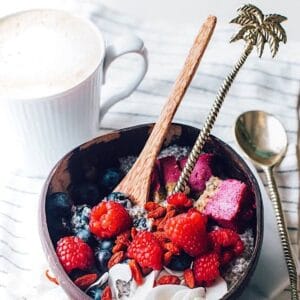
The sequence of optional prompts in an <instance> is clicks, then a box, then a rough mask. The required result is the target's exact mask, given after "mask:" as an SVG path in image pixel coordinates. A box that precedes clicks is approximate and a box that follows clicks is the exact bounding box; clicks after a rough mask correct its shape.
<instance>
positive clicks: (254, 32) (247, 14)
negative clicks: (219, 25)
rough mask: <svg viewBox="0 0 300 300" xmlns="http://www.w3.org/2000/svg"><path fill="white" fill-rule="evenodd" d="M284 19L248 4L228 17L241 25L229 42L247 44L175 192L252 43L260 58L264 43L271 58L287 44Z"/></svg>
mask: <svg viewBox="0 0 300 300" xmlns="http://www.w3.org/2000/svg"><path fill="white" fill-rule="evenodd" d="M286 19H287V18H286V17H284V16H281V15H277V14H270V15H266V16H264V15H263V13H262V12H261V10H260V9H258V8H257V7H256V6H254V5H251V4H246V5H243V6H242V7H241V8H239V9H238V16H237V17H236V18H234V19H233V20H231V23H236V24H239V25H241V26H242V28H241V29H240V30H239V31H238V32H237V33H236V34H235V35H234V36H233V37H232V38H231V40H230V42H235V41H238V40H240V39H243V40H244V41H245V42H246V46H245V48H244V51H243V53H242V55H241V57H240V58H239V60H238V62H237V63H236V65H235V66H234V67H233V69H232V71H231V72H230V73H229V75H228V76H227V77H226V78H225V80H224V82H223V84H222V85H221V87H220V89H219V92H218V94H217V97H216V99H215V101H214V103H213V106H212V108H211V110H210V112H209V114H208V117H207V119H206V120H205V122H204V126H203V128H202V129H201V131H200V133H199V136H198V138H197V140H196V142H195V144H194V146H193V149H192V151H191V153H190V155H189V157H188V160H187V162H186V164H185V166H184V169H183V171H182V173H181V176H180V177H179V180H178V182H177V184H176V186H175V188H174V192H175V193H176V192H181V191H184V189H185V186H186V184H187V181H188V179H189V177H190V175H191V173H192V171H193V169H194V167H195V164H196V162H197V159H198V157H199V155H200V153H201V151H202V149H203V146H204V144H205V142H206V140H207V139H208V137H209V134H210V132H211V130H212V128H213V125H214V123H215V121H216V118H217V116H218V113H219V111H220V109H221V106H222V104H223V102H224V100H225V97H226V95H227V93H228V91H229V88H230V87H231V84H232V82H233V81H234V79H235V77H236V75H237V74H238V72H239V70H240V69H241V67H242V66H243V64H244V63H245V61H246V60H247V58H248V56H249V54H250V53H251V52H252V50H253V48H254V46H256V48H257V51H258V54H259V57H261V55H262V53H263V50H264V46H265V44H266V43H268V44H269V46H270V50H271V53H272V56H273V57H274V56H275V55H276V53H277V51H278V49H279V43H280V42H283V43H286V34H285V31H284V29H283V28H282V26H281V25H280V23H281V22H283V21H285V20H286Z"/></svg>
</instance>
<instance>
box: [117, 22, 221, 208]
mask: <svg viewBox="0 0 300 300" xmlns="http://www.w3.org/2000/svg"><path fill="white" fill-rule="evenodd" d="M216 20H217V19H216V17H214V16H209V17H208V18H207V20H206V21H205V23H204V24H203V25H202V27H201V29H200V32H199V33H198V35H197V37H196V39H195V41H194V44H193V46H192V48H191V49H190V52H189V55H188V57H187V58H186V61H185V64H184V66H183V69H182V70H181V72H180V73H179V75H178V77H177V80H176V81H175V84H174V86H173V89H172V91H171V93H170V95H169V97H168V99H167V103H166V104H165V106H164V107H163V110H162V112H161V114H160V117H159V119H158V121H157V122H156V124H155V126H154V127H153V130H152V132H151V135H150V136H149V138H148V140H147V143H146V144H145V146H144V148H143V150H142V152H141V153H140V155H139V157H138V159H137V160H136V162H135V163H134V165H133V166H132V168H131V169H130V171H129V172H128V173H127V175H126V176H125V177H124V178H123V180H122V181H121V182H120V183H119V185H118V186H117V187H116V188H115V189H114V191H117V192H123V193H125V194H127V195H128V196H129V197H130V199H131V200H133V201H134V202H135V204H138V205H141V206H142V205H144V203H146V201H147V200H148V195H149V188H150V183H151V173H152V170H153V167H154V164H155V160H156V158H157V155H158V153H159V151H160V149H161V146H162V143H163V141H164V139H165V137H166V134H167V132H168V130H169V127H170V125H171V122H172V119H173V116H174V114H175V112H176V110H177V108H178V106H179V104H180V102H181V100H182V98H183V96H184V94H185V92H186V90H187V88H188V86H189V84H190V82H191V80H192V78H193V76H194V74H195V72H196V70H197V68H198V65H199V62H200V60H201V58H202V56H203V54H204V52H205V49H206V47H207V45H208V42H209V40H210V38H211V36H212V33H213V31H214V28H215V25H216Z"/></svg>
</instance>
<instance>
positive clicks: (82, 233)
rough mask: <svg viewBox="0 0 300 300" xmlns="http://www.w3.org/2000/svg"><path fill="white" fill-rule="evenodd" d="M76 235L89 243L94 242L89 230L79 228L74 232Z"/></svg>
mask: <svg viewBox="0 0 300 300" xmlns="http://www.w3.org/2000/svg"><path fill="white" fill-rule="evenodd" d="M76 236H77V237H79V238H81V239H82V240H83V241H85V242H86V243H88V244H90V245H91V244H93V243H94V237H93V235H92V234H91V232H90V231H89V230H86V229H81V230H79V231H78V232H77V233H76Z"/></svg>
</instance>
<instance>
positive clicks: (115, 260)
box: [107, 251, 125, 269]
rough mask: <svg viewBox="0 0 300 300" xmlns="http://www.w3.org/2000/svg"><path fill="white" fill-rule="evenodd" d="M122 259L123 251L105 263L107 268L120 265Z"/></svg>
mask: <svg viewBox="0 0 300 300" xmlns="http://www.w3.org/2000/svg"><path fill="white" fill-rule="evenodd" d="M124 258H125V252H124V251H119V252H117V253H115V254H114V255H113V256H112V257H111V258H110V260H109V261H108V263H107V266H108V268H109V269H110V268H111V267H113V266H114V265H116V264H118V263H120V262H121V261H122V260H123V259H124Z"/></svg>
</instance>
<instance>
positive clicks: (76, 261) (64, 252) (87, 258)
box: [56, 236, 94, 273]
mask: <svg viewBox="0 0 300 300" xmlns="http://www.w3.org/2000/svg"><path fill="white" fill-rule="evenodd" d="M56 253H57V256H58V259H59V261H60V262H61V264H62V266H63V267H64V269H65V270H66V272H67V273H70V272H71V271H72V270H74V269H80V270H88V269H90V268H91V267H92V266H93V265H94V253H93V250H92V249H91V247H90V246H89V245H88V244H87V243H85V242H84V241H83V240H82V239H80V238H78V237H75V236H67V237H63V238H61V239H60V240H59V241H58V242H57V246H56Z"/></svg>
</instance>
